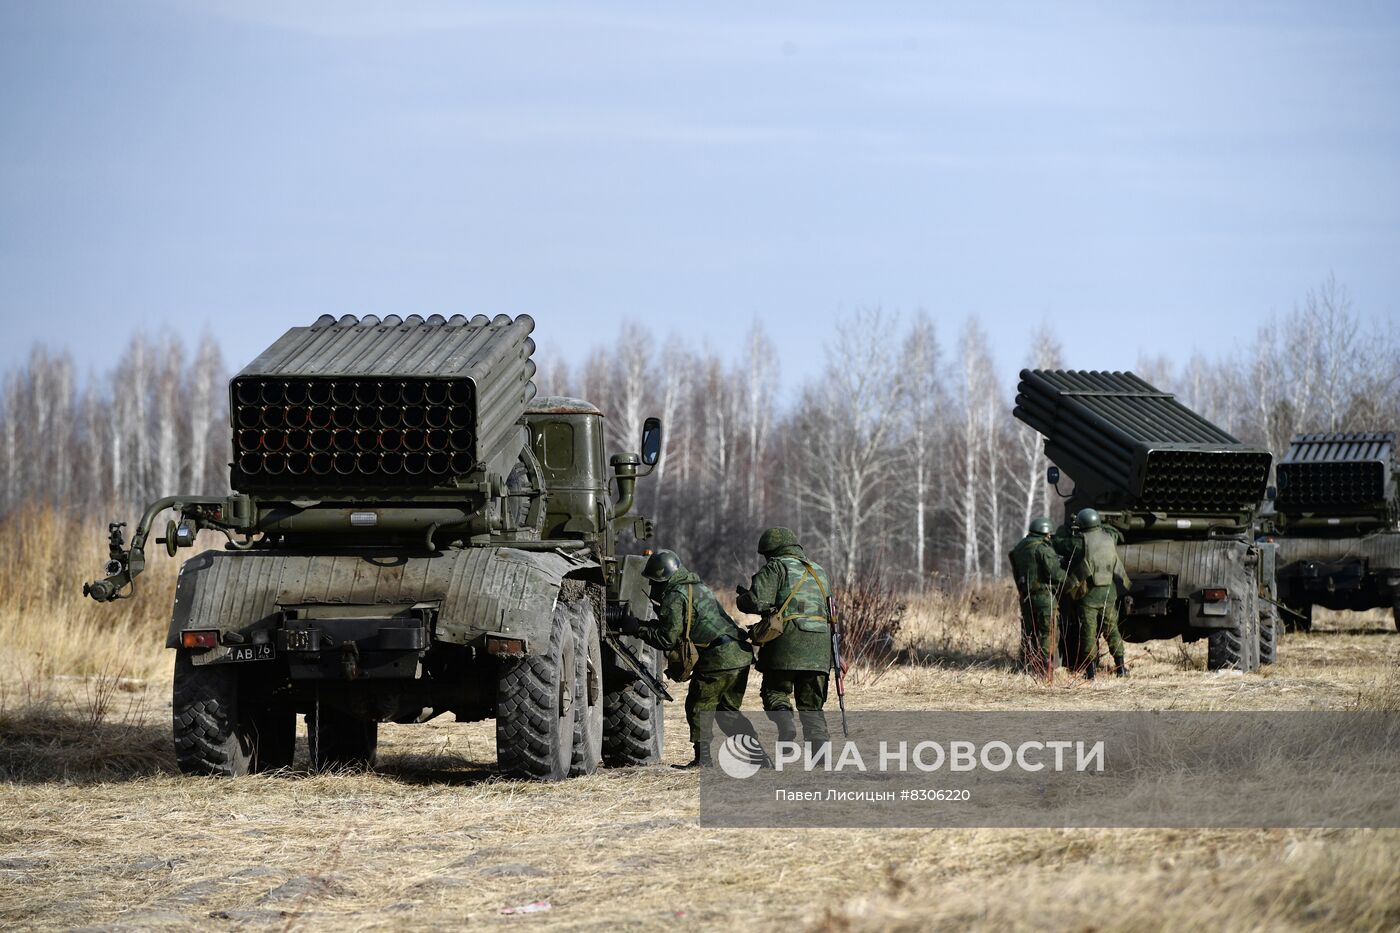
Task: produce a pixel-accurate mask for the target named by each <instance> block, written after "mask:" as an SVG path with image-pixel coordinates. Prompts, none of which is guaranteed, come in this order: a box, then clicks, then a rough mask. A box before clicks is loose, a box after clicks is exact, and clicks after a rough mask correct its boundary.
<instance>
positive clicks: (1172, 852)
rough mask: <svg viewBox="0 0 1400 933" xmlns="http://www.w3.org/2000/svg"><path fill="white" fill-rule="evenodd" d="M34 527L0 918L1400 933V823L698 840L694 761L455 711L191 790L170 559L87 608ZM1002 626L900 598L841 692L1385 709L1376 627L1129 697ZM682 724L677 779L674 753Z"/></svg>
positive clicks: (56, 533) (133, 922)
mask: <svg viewBox="0 0 1400 933" xmlns="http://www.w3.org/2000/svg"><path fill="white" fill-rule="evenodd" d="M45 521H47V519H44V518H42V517H39V518H36V519H34V520H33V521H32V522H31V524H30V527H29V532H30V533H28V534H24V535H20V534H16V533H14V526H13V525H12V526H10V527H9V528H4V529H0V560H3V562H4V565H5V566H6V567H8V568H9V569H10V577H9V579H10V580H11V583H10V584H8V585H7V587H6V589H5V591H4V593H3V595H0V780H3V781H4V784H3V785H0V926H4V927H8V928H44V929H66V928H75V927H76V928H85V927H91V928H103V929H123V928H125V929H133V930H136V929H140V930H146V929H186V928H196V927H199V928H211V927H212V928H215V929H222V928H228V929H279V930H286V929H402V928H409V929H455V928H460V927H463V926H465V925H468V924H470V925H473V926H500V927H514V928H525V927H530V928H541V927H544V926H549V927H551V928H554V927H560V928H577V929H592V928H603V927H606V928H611V929H617V928H622V929H632V928H638V929H640V928H651V927H661V926H668V927H682V928H691V929H708V928H714V927H755V928H760V929H779V928H784V929H791V928H794V927H796V928H809V929H822V930H863V929H871V930H874V929H881V930H884V929H892V928H893V929H927V928H966V927H985V928H993V929H1013V930H1016V929H1025V930H1032V929H1035V930H1038V929H1075V930H1096V929H1127V930H1197V929H1201V928H1217V929H1226V930H1335V929H1342V928H1345V929H1360V930H1393V929H1396V928H1398V927H1400V873H1397V871H1396V863H1397V860H1400V831H1287V830H1269V831H1263V830H1230V831H1227V830H1213V831H1178V830H1170V831H1167V830H956V831H952V830H945V831H928V830H897V831H890V830H865V831H854V832H852V831H838V830H807V831H797V832H794V831H748V830H716V829H704V828H701V827H700V826H699V825H698V820H697V803H696V783H697V779H696V777H695V775H694V774H692V773H685V772H678V771H674V770H672V769H670V768H669V767H664V766H663V767H657V768H648V769H628V770H612V771H608V770H605V771H600V772H599V773H598V774H597V775H594V776H592V777H589V778H584V779H579V780H573V781H568V782H565V783H562V784H557V785H537V784H524V783H515V782H510V781H502V780H499V779H497V778H496V777H495V775H494V773H493V770H492V762H493V761H494V739H493V731H492V727H491V724H489V723H485V724H473V725H458V724H454V723H450V722H444V721H434V722H432V723H429V724H427V725H424V726H386V727H384V729H383V731H382V733H381V735H382V740H381V766H380V768H379V770H378V771H377V772H376V773H373V774H341V775H309V774H305V773H288V774H277V775H270V776H259V777H250V778H244V779H238V780H235V781H214V780H192V779H186V778H182V777H180V776H178V775H177V774H175V773H174V767H173V761H172V758H171V755H170V752H169V750H168V748H167V745H168V716H169V696H168V693H169V685H168V679H169V674H170V668H171V659H170V657H169V656H168V652H165V651H164V649H162V648H161V647H160V646H161V644H162V634H163V627H164V624H165V619H166V617H167V611H168V605H169V597H170V588H171V584H172V582H173V578H174V562H173V561H168V560H166V559H165V558H164V557H163V556H162V557H159V558H156V559H155V562H154V568H153V570H154V572H153V573H150V574H148V575H147V577H146V578H144V581H143V587H142V591H141V593H139V594H138V598H137V599H134V600H131V601H129V602H126V603H121V604H118V605H117V606H115V607H105V608H104V607H98V606H96V605H94V604H91V603H87V602H84V601H82V600H81V599H79V598H77V593H76V586H77V584H78V582H79V581H80V579H81V577H82V576H83V575H84V574H85V573H86V574H87V575H88V576H91V575H92V574H93V573H94V572H95V570H96V569H97V567H98V566H100V561H101V558H102V556H103V555H102V552H101V549H100V548H98V547H96V546H95V545H94V544H93V541H94V540H95V539H94V538H93V537H83V538H79V539H77V540H74V537H73V530H72V529H71V528H68V527H65V526H62V525H58V524H55V525H49V526H46V525H45V524H44V522H45ZM44 542H52V543H44ZM1014 626H1015V622H1014V621H1013V619H1012V618H1011V616H1010V602H1009V600H1008V599H1007V598H1006V597H1005V596H1004V595H1003V594H998V593H997V592H995V591H990V592H987V593H983V594H980V595H977V596H976V597H975V598H973V599H969V598H963V597H958V598H953V597H951V596H939V595H934V596H930V597H925V598H922V599H919V600H916V601H915V602H914V603H913V604H912V605H911V606H910V611H909V616H908V624H907V625H906V628H905V631H904V633H903V638H904V640H905V643H906V644H907V646H908V647H909V648H910V649H911V650H912V651H913V652H914V653H915V654H917V656H918V657H919V658H920V659H921V662H920V663H918V664H911V665H904V666H899V667H896V668H893V669H891V670H890V671H888V672H887V673H886V674H885V675H884V676H883V677H880V678H878V679H875V680H874V682H873V683H872V682H871V681H872V678H871V677H870V676H868V675H867V676H866V677H865V678H864V682H863V683H862V682H856V683H853V684H852V686H851V688H850V705H851V706H852V708H853V709H862V708H867V709H869V708H884V709H913V708H930V709H982V708H994V709H1023V708H1029V709H1088V708H1092V709H1350V708H1376V707H1384V708H1391V709H1394V708H1397V706H1400V680H1398V679H1397V674H1396V671H1397V662H1400V636H1397V635H1396V634H1395V632H1394V628H1393V626H1392V624H1391V622H1390V620H1389V618H1388V617H1382V616H1380V615H1376V616H1374V617H1357V616H1346V617H1343V616H1327V617H1323V618H1322V619H1320V621H1319V624H1318V626H1317V629H1316V630H1315V631H1314V632H1313V633H1311V634H1308V635H1293V636H1289V637H1288V638H1287V639H1286V640H1285V642H1284V645H1283V647H1282V651H1281V655H1282V660H1281V662H1280V663H1279V664H1278V665H1277V666H1276V667H1274V668H1272V669H1268V670H1266V672H1265V673H1263V674H1260V675H1248V676H1243V675H1238V674H1208V673H1206V672H1205V671H1204V670H1203V668H1204V654H1203V646H1195V647H1193V648H1192V649H1190V650H1183V649H1182V648H1181V646H1180V645H1179V644H1177V643H1173V642H1157V643H1152V644H1150V645H1146V646H1143V645H1133V646H1130V648H1129V664H1130V665H1131V666H1132V668H1133V677H1132V678H1131V679H1130V680H1128V681H1126V682H1125V681H1117V680H1114V679H1112V678H1106V679H1100V680H1099V681H1097V682H1094V683H1084V682H1082V681H1079V680H1076V679H1074V678H1070V677H1060V678H1059V679H1058V680H1057V682H1056V683H1055V684H1054V685H1051V686H1047V685H1045V684H1043V683H1039V682H1036V681H1033V680H1032V679H1030V678H1028V677H1025V676H1023V675H1020V674H1016V673H1014V672H1013V671H1012V669H1011V664H1010V655H1011V648H1012V632H1013V631H1014ZM750 702H751V704H752V705H754V706H755V707H756V706H757V696H756V695H754V696H751V697H750ZM681 716H682V714H681V712H680V710H679V708H678V707H672V708H671V709H669V710H668V717H669V718H670V721H671V723H672V728H671V729H670V730H668V740H667V750H666V751H667V754H666V759H667V762H668V763H670V762H681V761H684V760H686V758H687V757H688V752H689V748H688V746H687V745H686V744H685V735H684V732H683V729H682V728H680V727H679V725H678V724H679V722H680V720H681ZM304 758H305V750H304V749H302V752H301V762H302V763H304ZM526 905H534V909H533V910H531V911H527V912H509V911H512V909H514V908H519V907H522V906H526ZM544 905H547V909H546V908H545V907H544Z"/></svg>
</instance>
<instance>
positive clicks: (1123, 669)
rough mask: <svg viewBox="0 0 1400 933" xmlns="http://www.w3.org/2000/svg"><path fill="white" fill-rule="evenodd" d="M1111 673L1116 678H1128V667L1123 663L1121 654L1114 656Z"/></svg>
mask: <svg viewBox="0 0 1400 933" xmlns="http://www.w3.org/2000/svg"><path fill="white" fill-rule="evenodd" d="M1113 673H1114V675H1115V676H1117V677H1127V676H1128V665H1127V664H1126V663H1125V662H1124V661H1123V656H1122V655H1121V654H1115V655H1114V656H1113Z"/></svg>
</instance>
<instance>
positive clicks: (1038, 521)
mask: <svg viewBox="0 0 1400 933" xmlns="http://www.w3.org/2000/svg"><path fill="white" fill-rule="evenodd" d="M1054 530H1055V529H1054V527H1053V526H1052V525H1051V524H1050V519H1048V518H1046V517H1045V516H1043V515H1042V516H1040V517H1039V518H1033V519H1031V527H1030V533H1031V534H1033V535H1048V534H1050V533H1051V532H1052V531H1054Z"/></svg>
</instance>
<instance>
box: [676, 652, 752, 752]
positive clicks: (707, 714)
mask: <svg viewBox="0 0 1400 933" xmlns="http://www.w3.org/2000/svg"><path fill="white" fill-rule="evenodd" d="M748 687H749V669H748V667H736V668H732V669H730V670H727V671H706V672H705V673H703V674H702V673H700V672H698V671H697V672H696V673H694V674H691V675H690V690H689V691H688V692H687V693H686V695H685V721H686V724H687V725H689V726H690V744H692V745H706V744H709V741H710V738H711V737H712V736H713V735H714V731H715V723H719V727H720V730H721V731H722V732H724V734H725V735H734V734H735V733H736V732H744V733H749V734H752V733H753V728H752V727H751V726H750V725H749V723H748V720H746V719H744V717H743V716H741V715H739V710H740V709H742V708H743V705H744V691H746V690H747V689H748Z"/></svg>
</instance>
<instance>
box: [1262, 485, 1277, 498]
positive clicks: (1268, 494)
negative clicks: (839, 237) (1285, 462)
mask: <svg viewBox="0 0 1400 933" xmlns="http://www.w3.org/2000/svg"><path fill="white" fill-rule="evenodd" d="M1264 498H1265V499H1268V500H1269V501H1270V502H1273V501H1274V500H1275V499H1277V498H1278V487H1277V486H1265V487H1264Z"/></svg>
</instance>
